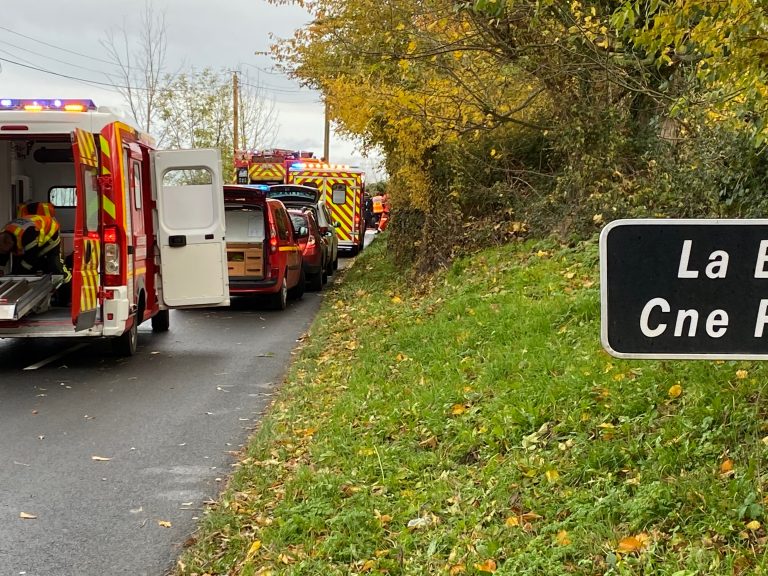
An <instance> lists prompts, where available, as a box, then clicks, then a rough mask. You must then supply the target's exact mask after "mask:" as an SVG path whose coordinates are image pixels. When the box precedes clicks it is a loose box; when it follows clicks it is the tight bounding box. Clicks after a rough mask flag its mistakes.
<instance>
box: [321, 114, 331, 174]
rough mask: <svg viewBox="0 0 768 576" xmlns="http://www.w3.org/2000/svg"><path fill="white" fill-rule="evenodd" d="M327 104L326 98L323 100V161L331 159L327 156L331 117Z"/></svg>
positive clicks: (329, 143) (329, 145)
mask: <svg viewBox="0 0 768 576" xmlns="http://www.w3.org/2000/svg"><path fill="white" fill-rule="evenodd" d="M328 111H329V106H328V100H326V101H325V127H324V140H323V160H324V161H325V162H330V161H331V159H330V157H329V153H330V147H331V142H330V141H331V118H330V115H329V113H328Z"/></svg>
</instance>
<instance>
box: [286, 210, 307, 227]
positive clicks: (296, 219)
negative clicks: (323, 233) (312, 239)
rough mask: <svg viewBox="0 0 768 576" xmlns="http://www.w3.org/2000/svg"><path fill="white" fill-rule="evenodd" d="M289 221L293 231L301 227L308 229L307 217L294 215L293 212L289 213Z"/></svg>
mask: <svg viewBox="0 0 768 576" xmlns="http://www.w3.org/2000/svg"><path fill="white" fill-rule="evenodd" d="M290 215H291V220H292V221H293V229H294V230H298V229H299V228H301V227H302V226H305V227H307V228H309V223H308V222H307V217H306V216H303V215H302V214H295V213H293V212H290Z"/></svg>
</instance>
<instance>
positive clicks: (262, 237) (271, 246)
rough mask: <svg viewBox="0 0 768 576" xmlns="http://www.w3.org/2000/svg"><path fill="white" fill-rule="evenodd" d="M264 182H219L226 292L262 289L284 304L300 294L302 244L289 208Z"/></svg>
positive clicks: (277, 303)
mask: <svg viewBox="0 0 768 576" xmlns="http://www.w3.org/2000/svg"><path fill="white" fill-rule="evenodd" d="M267 191H268V190H267V188H266V187H264V186H239V185H226V186H224V207H225V212H224V217H225V221H226V237H227V268H228V270H229V293H230V294H232V295H248V296H255V295H264V296H266V297H268V298H269V300H270V302H271V304H272V307H273V308H275V309H277V310H284V309H285V307H286V304H287V301H288V298H289V297H291V298H294V299H299V298H301V297H302V296H303V295H304V284H305V278H304V270H303V268H302V261H301V260H302V257H301V247H300V246H299V239H298V237H297V236H298V235H297V233H296V231H295V230H294V228H293V222H292V221H291V218H290V217H289V216H288V211H287V210H286V208H285V206H284V205H283V203H282V202H280V201H279V200H275V199H272V198H268V197H267Z"/></svg>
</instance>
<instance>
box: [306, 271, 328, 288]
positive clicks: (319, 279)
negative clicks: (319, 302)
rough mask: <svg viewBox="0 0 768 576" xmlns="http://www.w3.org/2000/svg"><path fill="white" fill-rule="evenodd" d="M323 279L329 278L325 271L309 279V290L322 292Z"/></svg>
mask: <svg viewBox="0 0 768 576" xmlns="http://www.w3.org/2000/svg"><path fill="white" fill-rule="evenodd" d="M323 277H325V278H327V277H328V276H326V274H325V270H323V271H322V272H318V273H317V274H312V275H311V276H310V277H309V289H310V290H312V292H320V290H322V289H323Z"/></svg>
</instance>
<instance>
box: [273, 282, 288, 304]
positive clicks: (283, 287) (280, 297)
mask: <svg viewBox="0 0 768 576" xmlns="http://www.w3.org/2000/svg"><path fill="white" fill-rule="evenodd" d="M271 300H272V302H271V304H272V308H273V309H274V310H285V307H286V306H288V276H283V282H282V283H281V284H280V290H279V291H278V292H277V294H272V297H271Z"/></svg>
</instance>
